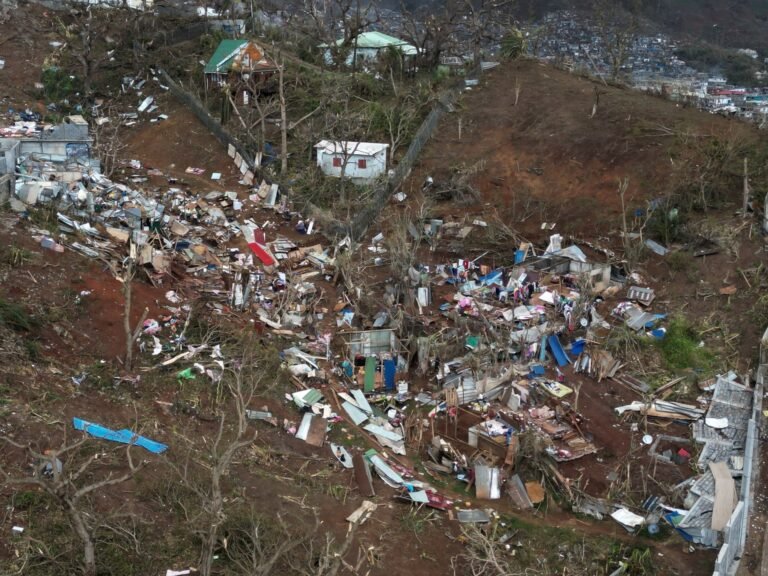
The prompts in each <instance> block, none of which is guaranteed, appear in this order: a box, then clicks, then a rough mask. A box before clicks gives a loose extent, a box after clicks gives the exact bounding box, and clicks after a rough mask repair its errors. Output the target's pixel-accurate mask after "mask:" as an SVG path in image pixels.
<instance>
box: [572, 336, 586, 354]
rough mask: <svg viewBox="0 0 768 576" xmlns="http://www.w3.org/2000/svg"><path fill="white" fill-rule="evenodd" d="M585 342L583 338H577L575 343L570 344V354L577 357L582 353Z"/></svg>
mask: <svg viewBox="0 0 768 576" xmlns="http://www.w3.org/2000/svg"><path fill="white" fill-rule="evenodd" d="M586 343H587V341H586V340H584V339H583V338H579V339H578V340H576V341H575V342H573V343H572V344H571V354H573V355H574V356H578V355H579V354H581V353H582V352H584V346H585V345H586Z"/></svg>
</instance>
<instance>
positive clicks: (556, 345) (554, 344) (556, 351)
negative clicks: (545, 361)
mask: <svg viewBox="0 0 768 576" xmlns="http://www.w3.org/2000/svg"><path fill="white" fill-rule="evenodd" d="M548 342H549V349H550V350H552V355H553V356H554V357H555V362H557V365H558V366H565V365H566V364H570V363H571V359H570V358H568V355H567V354H566V353H565V350H563V345H562V344H560V339H559V338H558V337H557V336H555V335H554V334H553V335H552V336H550V337H549V340H548Z"/></svg>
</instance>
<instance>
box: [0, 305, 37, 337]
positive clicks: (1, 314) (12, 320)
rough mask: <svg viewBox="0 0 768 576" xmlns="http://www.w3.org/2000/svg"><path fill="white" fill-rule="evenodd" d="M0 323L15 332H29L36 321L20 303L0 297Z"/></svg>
mask: <svg viewBox="0 0 768 576" xmlns="http://www.w3.org/2000/svg"><path fill="white" fill-rule="evenodd" d="M0 324H2V325H3V326H5V327H6V328H10V329H11V330H16V331H17V332H29V331H31V330H32V328H34V327H35V324H36V323H35V320H34V319H33V318H32V317H31V316H30V315H29V314H27V312H26V310H24V308H22V307H21V305H19V304H16V303H15V302H9V301H8V300H4V299H2V298H0Z"/></svg>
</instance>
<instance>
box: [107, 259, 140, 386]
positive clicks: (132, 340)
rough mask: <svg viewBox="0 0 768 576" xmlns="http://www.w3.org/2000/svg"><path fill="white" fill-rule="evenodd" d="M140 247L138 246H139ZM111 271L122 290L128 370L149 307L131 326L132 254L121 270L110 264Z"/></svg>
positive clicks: (131, 365) (131, 363) (125, 364)
mask: <svg viewBox="0 0 768 576" xmlns="http://www.w3.org/2000/svg"><path fill="white" fill-rule="evenodd" d="M139 248H140V247H139ZM136 249H138V248H137V247H136V245H133V244H132V245H131V250H136ZM112 273H113V274H114V276H115V279H116V280H117V281H118V282H120V284H121V288H122V292H123V332H124V334H125V358H124V366H125V369H126V370H128V371H130V370H132V369H133V349H134V347H135V344H136V340H138V338H139V336H140V335H141V329H142V327H143V325H144V320H146V319H147V314H148V313H149V308H144V311H143V312H142V315H141V318H139V321H138V323H137V324H136V327H135V328H131V311H132V309H133V279H134V277H135V276H136V260H135V258H134V257H133V255H130V256H128V258H126V259H125V260H124V261H123V268H122V270H120V271H118V270H117V269H116V268H115V267H114V266H112Z"/></svg>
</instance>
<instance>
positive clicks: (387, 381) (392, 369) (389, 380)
mask: <svg viewBox="0 0 768 576" xmlns="http://www.w3.org/2000/svg"><path fill="white" fill-rule="evenodd" d="M396 372H397V364H396V363H395V361H394V360H393V359H391V358H387V359H386V360H384V388H386V389H387V390H394V389H395V374H396Z"/></svg>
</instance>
